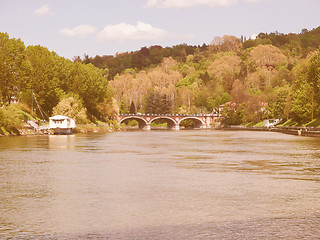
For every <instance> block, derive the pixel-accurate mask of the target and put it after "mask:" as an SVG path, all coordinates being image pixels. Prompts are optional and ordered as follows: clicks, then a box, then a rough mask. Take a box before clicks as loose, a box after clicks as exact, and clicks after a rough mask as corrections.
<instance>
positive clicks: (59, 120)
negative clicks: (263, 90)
mask: <svg viewBox="0 0 320 240" xmlns="http://www.w3.org/2000/svg"><path fill="white" fill-rule="evenodd" d="M75 127H76V123H75V121H74V120H73V119H72V118H70V117H66V116H62V115H57V116H53V117H50V118H49V128H50V129H52V130H53V132H54V134H72V129H74V128H75Z"/></svg>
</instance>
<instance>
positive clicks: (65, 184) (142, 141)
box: [0, 131, 320, 239]
mask: <svg viewBox="0 0 320 240" xmlns="http://www.w3.org/2000/svg"><path fill="white" fill-rule="evenodd" d="M319 183H320V140H319V139H317V138H306V137H297V136H290V135H284V134H280V133H271V132H270V133H269V132H246V131H239V132H233V131H230V132H228V131H149V132H144V131H136V132H116V133H112V134H87V135H85V134H77V135H71V136H33V137H6V138H0V238H4V239H39V238H45V239H258V238H263V239H279V238H281V239H319V238H320V231H319V228H320V209H319V207H320V191H319V190H320V185H319Z"/></svg>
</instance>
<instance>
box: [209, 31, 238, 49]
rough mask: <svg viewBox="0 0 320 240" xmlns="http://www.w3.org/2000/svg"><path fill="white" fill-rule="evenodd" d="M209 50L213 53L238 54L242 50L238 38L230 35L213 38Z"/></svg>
mask: <svg viewBox="0 0 320 240" xmlns="http://www.w3.org/2000/svg"><path fill="white" fill-rule="evenodd" d="M209 49H210V50H211V51H213V52H215V53H216V52H235V53H239V52H240V50H241V49H242V44H241V41H240V39H239V38H237V37H235V36H231V35H224V36H223V37H215V38H214V39H213V40H212V42H211V45H210V46H209Z"/></svg>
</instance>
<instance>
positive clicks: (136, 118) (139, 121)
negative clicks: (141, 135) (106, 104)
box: [120, 116, 148, 129]
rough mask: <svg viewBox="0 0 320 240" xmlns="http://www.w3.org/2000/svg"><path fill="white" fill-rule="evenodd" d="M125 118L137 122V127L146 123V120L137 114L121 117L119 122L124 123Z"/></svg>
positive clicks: (140, 127)
mask: <svg viewBox="0 0 320 240" xmlns="http://www.w3.org/2000/svg"><path fill="white" fill-rule="evenodd" d="M126 120H136V121H137V122H138V124H139V129H143V128H144V127H145V126H147V125H148V122H147V121H146V120H145V119H144V118H143V117H139V116H128V117H125V118H123V119H121V121H120V124H121V123H124V122H125V121H126Z"/></svg>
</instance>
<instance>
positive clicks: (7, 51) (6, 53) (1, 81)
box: [0, 33, 28, 104]
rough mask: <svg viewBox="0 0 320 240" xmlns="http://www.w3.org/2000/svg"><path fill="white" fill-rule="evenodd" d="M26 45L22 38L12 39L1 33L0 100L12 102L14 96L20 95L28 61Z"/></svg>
mask: <svg viewBox="0 0 320 240" xmlns="http://www.w3.org/2000/svg"><path fill="white" fill-rule="evenodd" d="M24 50H25V46H24V43H23V42H22V41H21V40H20V39H14V38H12V39H10V38H9V35H8V34H7V33H0V102H1V101H2V102H3V103H4V104H6V103H8V104H10V102H11V98H12V97H13V96H15V97H18V94H19V93H20V92H21V90H22V89H21V87H22V85H23V83H24V80H25V77H26V76H25V72H24V70H26V68H27V67H28V66H27V63H26V61H25V52H24Z"/></svg>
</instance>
